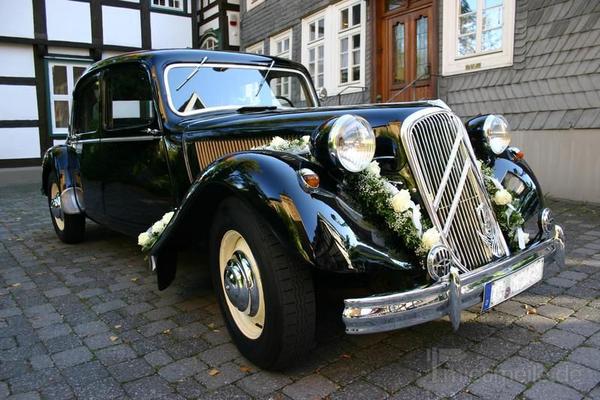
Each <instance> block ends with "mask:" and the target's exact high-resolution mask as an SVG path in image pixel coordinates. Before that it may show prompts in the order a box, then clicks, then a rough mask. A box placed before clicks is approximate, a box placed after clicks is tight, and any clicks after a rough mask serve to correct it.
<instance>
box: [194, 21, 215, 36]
mask: <svg viewBox="0 0 600 400" xmlns="http://www.w3.org/2000/svg"><path fill="white" fill-rule="evenodd" d="M209 29H219V18H215V19H213V20H211V21H209V22H207V23H205V24H203V25H200V28H198V31H199V32H200V35H203V34H204V32H206V31H207V30H209Z"/></svg>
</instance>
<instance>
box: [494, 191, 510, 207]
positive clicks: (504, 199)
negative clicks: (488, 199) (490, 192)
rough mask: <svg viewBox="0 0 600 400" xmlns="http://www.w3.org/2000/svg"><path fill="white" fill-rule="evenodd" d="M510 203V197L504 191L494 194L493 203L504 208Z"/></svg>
mask: <svg viewBox="0 0 600 400" xmlns="http://www.w3.org/2000/svg"><path fill="white" fill-rule="evenodd" d="M511 202H512V196H511V195H510V193H509V192H508V190H506V189H500V190H498V191H497V192H496V193H495V194H494V203H496V204H498V205H499V206H505V205H507V204H510V203H511Z"/></svg>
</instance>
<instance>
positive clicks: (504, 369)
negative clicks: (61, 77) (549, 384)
mask: <svg viewBox="0 0 600 400" xmlns="http://www.w3.org/2000/svg"><path fill="white" fill-rule="evenodd" d="M494 371H495V372H496V373H498V374H500V375H503V376H505V377H507V378H509V379H512V380H514V381H517V382H521V383H523V384H528V383H530V382H535V381H537V380H538V379H540V378H541V377H542V374H543V373H544V366H543V365H542V364H540V363H537V362H535V361H531V360H529V359H527V358H523V357H519V356H514V357H511V358H509V359H508V360H506V361H504V362H503V363H501V364H500V365H498V366H497V367H496V369H495V370H494Z"/></svg>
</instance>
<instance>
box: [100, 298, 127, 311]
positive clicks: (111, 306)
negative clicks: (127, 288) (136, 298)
mask: <svg viewBox="0 0 600 400" xmlns="http://www.w3.org/2000/svg"><path fill="white" fill-rule="evenodd" d="M126 305H127V304H126V303H125V302H124V301H123V300H111V301H107V302H105V303H100V304H97V305H95V306H93V307H92V310H94V312H96V313H98V314H103V313H106V312H109V311H113V310H118V309H119V308H123V307H125V306H126Z"/></svg>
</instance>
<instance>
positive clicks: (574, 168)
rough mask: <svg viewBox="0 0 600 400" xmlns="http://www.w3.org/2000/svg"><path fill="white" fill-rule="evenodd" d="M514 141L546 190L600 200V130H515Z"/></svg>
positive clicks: (553, 194) (572, 197) (561, 195)
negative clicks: (599, 154)
mask: <svg viewBox="0 0 600 400" xmlns="http://www.w3.org/2000/svg"><path fill="white" fill-rule="evenodd" d="M512 144H513V145H515V146H517V147H519V148H520V149H521V150H523V151H524V152H525V160H526V161H527V162H528V163H529V164H530V165H531V168H532V169H533V171H534V173H535V175H536V176H537V178H538V179H539V181H540V185H541V187H542V190H543V192H544V193H545V194H548V195H550V196H551V197H555V198H559V199H569V200H577V201H588V202H593V203H600V157H598V150H599V149H600V130H599V129H572V130H546V131H527V132H515V133H514V134H513V140H512Z"/></svg>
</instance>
